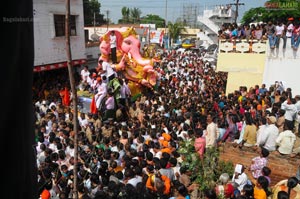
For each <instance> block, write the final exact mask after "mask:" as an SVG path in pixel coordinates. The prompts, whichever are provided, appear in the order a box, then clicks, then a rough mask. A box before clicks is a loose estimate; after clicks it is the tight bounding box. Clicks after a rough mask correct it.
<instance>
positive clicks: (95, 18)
mask: <svg viewBox="0 0 300 199" xmlns="http://www.w3.org/2000/svg"><path fill="white" fill-rule="evenodd" d="M94 33H96V13H95V12H94Z"/></svg>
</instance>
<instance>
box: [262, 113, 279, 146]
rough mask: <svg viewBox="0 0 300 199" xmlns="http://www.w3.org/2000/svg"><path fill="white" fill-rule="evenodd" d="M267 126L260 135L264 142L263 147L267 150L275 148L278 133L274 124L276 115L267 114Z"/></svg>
mask: <svg viewBox="0 0 300 199" xmlns="http://www.w3.org/2000/svg"><path fill="white" fill-rule="evenodd" d="M267 123H268V125H267V127H266V128H265V130H264V132H262V135H261V140H262V141H261V142H262V143H264V145H263V147H264V148H266V149H267V150H268V151H275V150H276V139H277V137H278V134H279V130H278V128H277V127H276V126H275V123H276V117H275V116H267Z"/></svg>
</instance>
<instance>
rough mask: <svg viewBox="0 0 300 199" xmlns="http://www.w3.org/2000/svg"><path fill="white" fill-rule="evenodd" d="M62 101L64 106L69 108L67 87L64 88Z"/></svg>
mask: <svg viewBox="0 0 300 199" xmlns="http://www.w3.org/2000/svg"><path fill="white" fill-rule="evenodd" d="M62 101H63V105H64V106H70V93H69V90H68V88H67V87H65V90H64V94H63V100H62Z"/></svg>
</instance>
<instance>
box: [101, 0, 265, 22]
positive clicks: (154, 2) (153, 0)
mask: <svg viewBox="0 0 300 199" xmlns="http://www.w3.org/2000/svg"><path fill="white" fill-rule="evenodd" d="M98 1H99V2H100V3H101V8H100V9H101V11H100V12H101V13H102V14H104V15H105V17H106V11H107V10H108V11H109V16H108V17H109V18H110V19H111V20H112V21H113V22H114V23H117V21H118V19H120V18H121V17H122V14H121V9H122V7H124V6H126V7H129V8H134V7H136V8H140V10H141V11H142V15H141V16H145V15H147V14H155V15H159V16H160V17H161V18H165V17H166V13H167V21H171V22H175V21H176V19H177V18H178V17H181V16H182V15H183V7H184V6H189V7H190V6H191V5H193V6H194V7H195V8H198V9H195V10H199V12H200V14H201V13H202V11H203V9H204V8H205V7H208V6H214V5H225V4H230V3H235V2H236V0H210V1H209V0H98ZM239 2H240V3H244V4H245V5H241V6H240V7H239V13H240V15H239V16H240V17H241V16H242V15H243V13H244V12H245V11H247V10H249V9H250V8H255V7H261V6H263V5H264V3H265V2H266V1H264V0H240V1H239ZM166 5H167V6H166ZM166 7H167V12H166ZM240 17H239V19H240Z"/></svg>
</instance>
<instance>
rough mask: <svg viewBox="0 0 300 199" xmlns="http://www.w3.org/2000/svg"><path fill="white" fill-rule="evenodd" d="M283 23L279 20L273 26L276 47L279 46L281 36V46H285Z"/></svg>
mask: <svg viewBox="0 0 300 199" xmlns="http://www.w3.org/2000/svg"><path fill="white" fill-rule="evenodd" d="M285 28H286V27H285V25H284V24H283V23H282V22H279V23H278V24H277V25H276V26H275V34H276V37H277V40H276V48H279V44H280V38H282V40H283V46H282V48H283V49H285V48H286V34H285Z"/></svg>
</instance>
